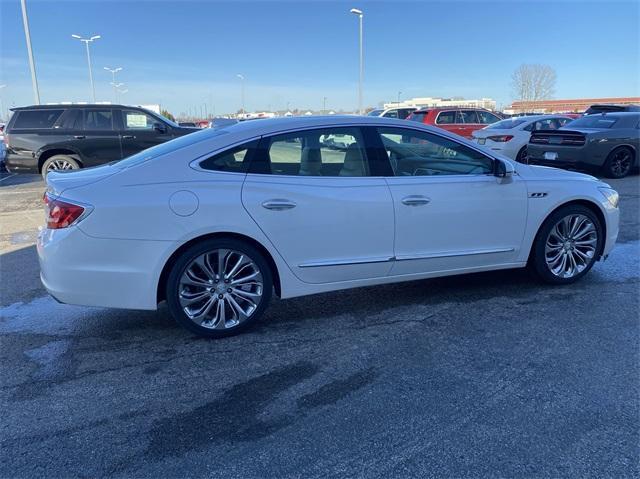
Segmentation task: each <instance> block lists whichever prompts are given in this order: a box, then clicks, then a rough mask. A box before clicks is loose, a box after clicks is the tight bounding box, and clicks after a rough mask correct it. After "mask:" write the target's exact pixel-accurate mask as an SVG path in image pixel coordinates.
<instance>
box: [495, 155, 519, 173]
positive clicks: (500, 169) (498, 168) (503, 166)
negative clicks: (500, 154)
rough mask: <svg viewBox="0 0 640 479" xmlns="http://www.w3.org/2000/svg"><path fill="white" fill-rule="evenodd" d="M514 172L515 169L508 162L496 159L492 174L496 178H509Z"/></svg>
mask: <svg viewBox="0 0 640 479" xmlns="http://www.w3.org/2000/svg"><path fill="white" fill-rule="evenodd" d="M514 171H515V169H514V168H513V165H512V164H511V163H510V162H508V161H504V160H499V159H496V165H495V172H494V175H495V176H497V177H498V178H509V177H510V176H511V175H513V172H514Z"/></svg>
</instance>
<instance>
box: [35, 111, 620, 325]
mask: <svg viewBox="0 0 640 479" xmlns="http://www.w3.org/2000/svg"><path fill="white" fill-rule="evenodd" d="M45 204H46V216H47V218H46V223H47V224H46V228H43V229H42V231H41V233H40V236H39V239H38V254H39V258H40V265H41V270H42V273H41V278H42V282H43V283H44V285H45V287H46V289H47V290H48V291H49V293H50V294H51V295H52V296H54V297H55V298H56V299H57V300H58V301H61V302H63V303H71V304H81V305H90V306H106V307H115V308H130V309H156V307H157V305H158V303H159V302H161V301H163V300H166V301H167V304H168V307H169V310H170V312H171V314H172V315H173V317H174V318H175V319H176V320H177V321H178V323H180V324H181V325H183V326H184V327H186V328H188V329H189V330H191V331H193V332H195V333H197V334H199V335H203V336H210V337H221V336H227V335H230V334H235V333H238V332H240V331H242V330H244V329H246V328H247V327H249V326H250V325H251V324H252V323H254V322H255V321H256V320H257V319H258V318H259V317H260V316H261V315H262V314H263V312H264V310H265V308H266V307H267V305H268V304H269V301H270V299H271V295H272V293H273V292H275V294H276V295H278V296H279V297H281V298H291V297H294V296H301V295H307V294H314V293H320V292H324V291H332V290H337V289H344V288H354V287H359V286H369V285H376V284H382V283H392V282H398V281H409V280H415V279H421V278H431V277H437V276H446V275H453V274H462V273H473V272H479V271H488V270H497V269H507V268H521V267H525V266H528V267H529V268H530V269H531V270H532V271H533V272H534V273H536V274H537V275H538V277H539V278H541V279H542V280H544V281H546V282H549V283H555V284H565V283H571V282H573V281H575V280H577V279H578V278H580V277H582V276H584V275H585V274H586V273H587V272H588V271H589V270H590V269H591V267H592V266H593V264H594V262H595V261H597V260H599V259H602V258H605V257H606V256H607V254H608V253H609V251H610V250H611V249H612V248H613V245H614V243H615V241H616V237H617V234H618V218H619V213H618V194H617V193H616V191H615V190H613V189H611V188H610V187H609V186H608V185H607V184H606V183H603V182H601V181H599V180H597V179H595V178H593V177H591V176H587V175H583V174H579V173H573V172H568V171H564V170H559V169H554V168H546V167H536V166H528V165H523V164H518V163H514V162H512V161H510V160H508V159H506V158H504V157H499V156H493V155H492V154H491V153H490V152H488V151H485V150H481V149H478V147H476V146H475V145H474V144H473V143H470V142H468V141H466V140H465V139H463V138H461V137H458V136H455V135H452V134H449V133H447V132H445V131H443V130H440V129H433V128H430V127H428V126H423V125H421V124H418V123H415V122H406V121H401V120H392V119H386V118H376V117H360V116H350V117H312V118H289V119H274V120H256V121H251V122H244V123H240V124H237V125H233V126H230V127H225V128H223V129H219V130H211V129H207V130H203V131H201V132H198V133H193V134H190V135H187V136H185V137H182V138H179V139H176V140H173V141H170V142H168V143H164V144H162V145H158V146H155V147H153V148H150V149H148V150H145V151H143V152H141V153H138V154H137V155H134V156H131V157H129V158H127V159H124V160H122V161H119V162H116V163H112V164H108V165H104V166H100V167H96V168H91V169H86V170H79V171H75V172H60V173H57V172H52V173H51V174H49V175H48V177H47V192H46V194H45Z"/></svg>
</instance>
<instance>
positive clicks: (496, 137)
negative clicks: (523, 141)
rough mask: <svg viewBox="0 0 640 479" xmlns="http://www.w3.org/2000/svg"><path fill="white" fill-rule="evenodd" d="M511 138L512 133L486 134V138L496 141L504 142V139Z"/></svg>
mask: <svg viewBox="0 0 640 479" xmlns="http://www.w3.org/2000/svg"><path fill="white" fill-rule="evenodd" d="M511 138H513V135H497V136H488V137H487V140H491V141H496V142H498V143H504V142H505V141H509V140H511Z"/></svg>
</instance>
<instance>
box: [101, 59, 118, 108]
mask: <svg viewBox="0 0 640 479" xmlns="http://www.w3.org/2000/svg"><path fill="white" fill-rule="evenodd" d="M104 69H105V70H107V71H108V72H111V84H112V85H113V99H114V101H115V102H116V103H118V87H117V86H116V73H118V72H119V71H122V67H117V68H109V67H104ZM118 85H120V86H122V83H119V84H118Z"/></svg>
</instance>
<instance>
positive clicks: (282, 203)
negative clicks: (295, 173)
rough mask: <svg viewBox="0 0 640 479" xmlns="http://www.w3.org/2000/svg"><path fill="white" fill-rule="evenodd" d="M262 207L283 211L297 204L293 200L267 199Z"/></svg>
mask: <svg viewBox="0 0 640 479" xmlns="http://www.w3.org/2000/svg"><path fill="white" fill-rule="evenodd" d="M262 207H263V208H266V209H268V210H274V211H283V210H290V209H291V208H295V207H296V204H295V203H294V202H293V201H289V200H280V199H277V200H267V201H265V202H264V203H262Z"/></svg>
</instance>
